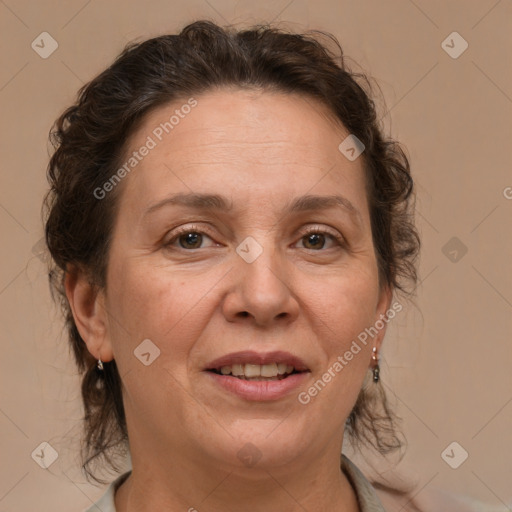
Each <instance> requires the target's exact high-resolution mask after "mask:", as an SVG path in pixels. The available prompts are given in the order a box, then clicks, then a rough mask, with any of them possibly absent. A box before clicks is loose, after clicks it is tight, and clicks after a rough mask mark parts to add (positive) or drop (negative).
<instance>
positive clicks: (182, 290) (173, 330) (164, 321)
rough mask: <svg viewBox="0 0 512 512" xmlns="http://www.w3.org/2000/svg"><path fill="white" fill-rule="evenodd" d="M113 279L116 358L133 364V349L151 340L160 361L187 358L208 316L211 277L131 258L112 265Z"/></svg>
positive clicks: (174, 363) (111, 307)
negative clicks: (179, 271)
mask: <svg viewBox="0 0 512 512" xmlns="http://www.w3.org/2000/svg"><path fill="white" fill-rule="evenodd" d="M109 278H110V283H109V294H108V297H109V298H108V308H109V311H111V313H112V314H111V317H112V319H113V321H112V322H110V332H111V337H112V342H113V346H114V352H115V357H116V358H117V359H118V360H119V359H120V358H122V359H123V361H124V363H125V365H128V366H129V365H131V364H133V362H132V360H131V359H129V357H131V356H132V355H133V351H134V350H135V349H136V348H137V347H138V345H139V344H140V343H141V342H142V341H143V340H146V339H150V340H151V341H152V343H154V344H155V345H156V346H157V347H158V349H159V350H160V355H159V363H160V365H163V366H165V367H169V366H173V367H177V366H178V365H179V364H180V363H183V362H184V361H186V358H187V356H188V353H189V350H190V348H191V346H192V345H193V343H194V341H195V340H196V339H197V337H198V336H199V333H200V332H201V330H202V329H203V328H204V322H206V321H207V318H206V317H205V313H203V311H204V305H203V303H205V302H206V301H205V297H206V295H207V294H208V291H209V290H211V288H212V281H211V280H210V279H209V278H208V276H204V275H203V276H201V277H200V276H196V277H187V276H183V275H181V274H178V273H177V272H176V271H175V270H171V269H166V268H165V267H161V266H154V265H150V264H149V263H144V262H142V261H141V260H137V259H129V258H128V259H125V260H124V261H121V262H120V263H119V264H118V265H116V266H115V267H114V266H113V268H112V271H111V273H110V274H109ZM214 282H215V279H214ZM203 317H204V318H203ZM171 356H172V357H171Z"/></svg>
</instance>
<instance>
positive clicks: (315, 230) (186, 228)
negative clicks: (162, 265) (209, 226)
mask: <svg viewBox="0 0 512 512" xmlns="http://www.w3.org/2000/svg"><path fill="white" fill-rule="evenodd" d="M188 233H195V234H199V235H206V236H208V237H210V238H212V239H213V236H212V235H210V234H208V231H207V230H206V231H205V230H204V229H201V228H199V227H198V226H195V225H190V226H184V227H182V228H178V229H177V230H176V232H175V233H174V234H173V237H172V238H171V239H170V240H169V241H167V242H165V243H164V244H163V247H164V248H167V249H172V247H171V246H172V244H173V243H174V242H175V241H176V240H178V239H179V237H180V236H182V235H185V234H188ZM314 234H321V235H328V236H329V237H330V238H331V239H332V240H334V241H335V242H336V243H337V245H338V246H339V247H345V245H346V242H345V239H344V238H343V237H342V236H340V235H338V234H336V233H333V232H331V231H329V230H326V229H321V228H319V227H316V226H315V227H313V228H310V229H308V230H307V231H304V232H303V233H302V234H301V236H300V239H302V238H304V237H306V236H308V235H314ZM178 250H183V251H187V252H190V251H194V250H197V249H184V248H183V247H179V248H178ZM306 250H309V251H314V252H320V251H322V249H320V250H315V249H306ZM323 250H324V251H325V250H328V249H323Z"/></svg>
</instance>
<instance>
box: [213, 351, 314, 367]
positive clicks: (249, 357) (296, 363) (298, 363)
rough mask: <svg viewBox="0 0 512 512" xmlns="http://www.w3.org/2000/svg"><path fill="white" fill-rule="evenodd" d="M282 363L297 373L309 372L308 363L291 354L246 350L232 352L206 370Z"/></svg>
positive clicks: (215, 361) (216, 360)
mask: <svg viewBox="0 0 512 512" xmlns="http://www.w3.org/2000/svg"><path fill="white" fill-rule="evenodd" d="M270 363H278V364H279V363H282V364H287V365H291V366H293V367H294V368H295V370H297V371H309V368H308V366H307V365H306V363H305V362H304V361H303V360H302V359H301V358H300V357H297V356H294V355H293V354H290V353H289V352H283V351H281V350H277V351H274V352H265V353H262V352H254V351H252V350H244V351H241V352H232V353H231V354H227V355H225V356H222V357H219V358H217V359H215V360H213V361H211V362H210V363H208V364H207V366H206V368H205V370H218V369H220V368H222V367H223V366H232V365H234V364H259V365H263V364H270Z"/></svg>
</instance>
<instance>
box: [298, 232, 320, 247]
mask: <svg viewBox="0 0 512 512" xmlns="http://www.w3.org/2000/svg"><path fill="white" fill-rule="evenodd" d="M302 239H303V240H304V245H305V246H306V249H323V246H324V245H325V236H324V235H323V234H322V233H311V234H309V235H306V236H304V237H303V238H302ZM308 245H309V246H310V247H308Z"/></svg>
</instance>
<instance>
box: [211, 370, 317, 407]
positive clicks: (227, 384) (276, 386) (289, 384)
mask: <svg viewBox="0 0 512 512" xmlns="http://www.w3.org/2000/svg"><path fill="white" fill-rule="evenodd" d="M206 373H207V374H208V375H210V377H211V378H212V379H213V381H214V382H215V383H216V384H218V385H219V386H222V387H223V388H224V389H226V390H227V391H230V392H231V393H234V394H235V395H238V396H239V397H241V398H244V399H246V400H253V401H259V402H263V401H267V400H278V399H279V398H282V397H284V396H286V395H288V394H290V393H291V392H292V391H293V390H294V389H296V388H298V387H299V386H300V385H301V384H302V383H303V382H304V381H305V379H306V378H307V376H308V375H309V372H301V373H292V374H291V375H290V376H288V377H286V378H285V379H281V380H244V379H238V378H237V377H231V376H229V375H220V374H218V373H215V372H211V371H207V372H206Z"/></svg>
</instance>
